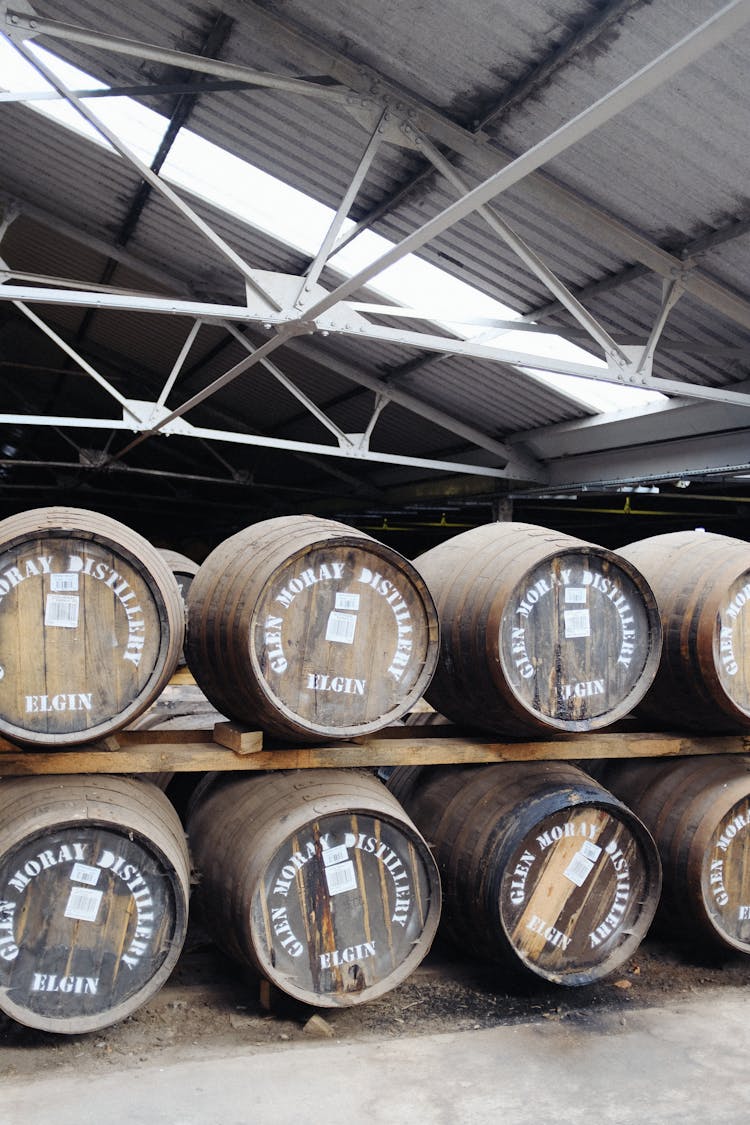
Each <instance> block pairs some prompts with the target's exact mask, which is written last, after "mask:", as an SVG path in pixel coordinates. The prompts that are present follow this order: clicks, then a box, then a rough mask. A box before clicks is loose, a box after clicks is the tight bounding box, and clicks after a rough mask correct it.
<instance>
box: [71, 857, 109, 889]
mask: <svg viewBox="0 0 750 1125" xmlns="http://www.w3.org/2000/svg"><path fill="white" fill-rule="evenodd" d="M101 870H102V869H101V867H91V866H90V865H89V864H88V863H74V864H73V867H72V868H71V872H70V878H71V881H72V882H74V883H88V885H89V886H90V887H95V886H96V884H97V883H98V882H99V876H100V874H101Z"/></svg>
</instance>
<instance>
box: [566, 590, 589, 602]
mask: <svg viewBox="0 0 750 1125" xmlns="http://www.w3.org/2000/svg"><path fill="white" fill-rule="evenodd" d="M565 601H566V602H577V603H578V604H579V605H585V604H586V587H585V586H566V587H565Z"/></svg>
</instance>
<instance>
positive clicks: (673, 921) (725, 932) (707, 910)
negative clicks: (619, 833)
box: [598, 755, 750, 953]
mask: <svg viewBox="0 0 750 1125" xmlns="http://www.w3.org/2000/svg"><path fill="white" fill-rule="evenodd" d="M598 776H600V777H602V778H603V780H604V783H605V784H606V785H607V786H608V787H609V788H611V789H612V790H613V791H614V792H615V793H616V794H617V796H618V797H619V798H620V799H621V800H622V801H624V802H625V803H626V804H627V805H628V806H629V807H630V808H632V809H633V811H634V812H635V813H636V814H637V815H638V816H639V817H640V818H641V819H642V820H643V822H644V823H645V824H646V825H647V827H648V828H649V830H650V831H651V832H652V834H653V836H654V839H655V841H656V844H657V847H658V848H659V853H660V855H661V861H662V868H663V872H664V887H663V893H662V901H661V903H660V907H659V915H658V917H659V921H660V924H661V925H662V927H663V928H664V930H665V932H666V933H668V934H669V935H670V936H671V937H681V936H687V937H689V938H692V939H694V938H695V937H696V936H698V937H703V938H706V937H708V938H709V939H710V940H711V941H712V942H714V943H720V944H722V945H726V946H730V947H731V948H733V949H738V950H740V951H741V952H743V953H750V758H748V757H744V756H735V755H726V756H706V757H697V758H690V759H685V760H683V761H678V762H675V761H666V762H665V761H663V760H662V761H628V762H625V761H616V762H607V763H603V764H602V768H601V770H600V771H599V774H598Z"/></svg>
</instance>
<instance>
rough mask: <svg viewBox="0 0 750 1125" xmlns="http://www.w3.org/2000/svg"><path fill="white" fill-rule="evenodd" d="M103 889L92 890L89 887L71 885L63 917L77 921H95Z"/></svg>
mask: <svg viewBox="0 0 750 1125" xmlns="http://www.w3.org/2000/svg"><path fill="white" fill-rule="evenodd" d="M103 895H104V891H94V890H92V889H91V888H90V887H73V889H72V890H71V892H70V896H69V897H68V905H67V906H66V907H65V917H66V918H75V919H76V920H77V921H79V922H95V921H96V916H97V914H98V913H99V905H100V903H101V901H102V897H103Z"/></svg>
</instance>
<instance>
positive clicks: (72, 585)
mask: <svg viewBox="0 0 750 1125" xmlns="http://www.w3.org/2000/svg"><path fill="white" fill-rule="evenodd" d="M49 588H50V590H53V591H54V592H55V593H56V594H70V593H73V592H77V590H78V575H77V574H75V573H74V574H50V576H49Z"/></svg>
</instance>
